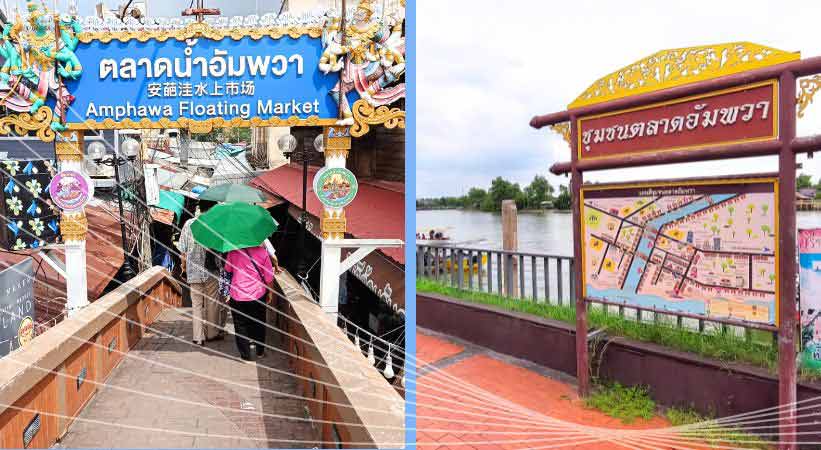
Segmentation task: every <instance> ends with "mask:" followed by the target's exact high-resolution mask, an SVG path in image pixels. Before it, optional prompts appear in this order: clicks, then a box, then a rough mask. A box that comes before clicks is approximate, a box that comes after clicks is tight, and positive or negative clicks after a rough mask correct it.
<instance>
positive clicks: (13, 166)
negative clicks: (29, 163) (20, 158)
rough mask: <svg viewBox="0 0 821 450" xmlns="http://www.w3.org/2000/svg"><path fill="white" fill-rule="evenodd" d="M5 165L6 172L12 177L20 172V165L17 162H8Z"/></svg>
mask: <svg viewBox="0 0 821 450" xmlns="http://www.w3.org/2000/svg"><path fill="white" fill-rule="evenodd" d="M3 165H5V166H6V172H8V173H10V174H11V175H12V176H14V175H17V172H18V171H19V170H20V163H18V162H17V161H6V162H4V163H3Z"/></svg>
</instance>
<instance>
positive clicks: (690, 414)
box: [665, 408, 773, 450]
mask: <svg viewBox="0 0 821 450" xmlns="http://www.w3.org/2000/svg"><path fill="white" fill-rule="evenodd" d="M665 416H666V417H667V420H669V421H670V424H671V425H673V426H674V427H678V426H682V425H691V424H694V423H699V422H704V421H707V420H710V418H709V417H705V416H702V415H700V414H699V413H697V412H695V411H693V410H692V409H682V408H670V409H668V410H667V411H666V412H665ZM686 436H687V437H691V438H694V439H700V440H704V441H705V442H707V443H709V444H710V445H712V446H719V445H722V446H729V447H739V448H754V449H762V450H768V449H772V448H773V443H772V442H769V441H766V440H764V439H762V438H760V437H758V436H756V435H755V434H752V433H749V432H746V431H744V430H742V429H741V428H738V427H730V426H720V425H713V424H711V425H709V429H698V428H694V429H692V430H690V431H688V432H687V433H686Z"/></svg>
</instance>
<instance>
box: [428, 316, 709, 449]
mask: <svg viewBox="0 0 821 450" xmlns="http://www.w3.org/2000/svg"><path fill="white" fill-rule="evenodd" d="M457 349H462V350H461V351H460V352H457V351H455V350H457ZM417 352H418V354H419V355H420V358H423V359H424V356H427V357H428V358H429V359H427V360H425V362H427V363H428V364H427V366H426V367H425V368H422V369H421V370H420V377H419V379H418V394H417V402H418V406H417V415H418V428H417V442H418V448H419V449H425V450H434V449H436V450H446V449H468V450H470V449H525V448H530V449H542V448H565V449H567V448H572V449H585V450H610V449H622V450H623V449H630V448H635V449H649V448H653V449H670V448H695V447H696V445H692V444H688V445H686V446H681V445H678V446H671V445H669V444H668V445H665V443H664V442H661V441H650V440H644V441H643V442H642V441H633V442H621V443H619V444H616V443H613V442H608V441H607V438H611V439H612V436H611V434H610V433H608V432H607V431H608V430H610V429H651V428H664V427H667V426H669V424H668V423H667V422H666V421H665V420H664V419H662V418H660V417H656V418H654V419H652V420H649V421H646V420H637V421H636V422H635V423H633V424H630V425H625V424H623V423H621V421H620V420H618V419H614V418H611V417H608V416H606V415H604V414H602V413H600V412H598V411H595V410H591V409H587V408H585V407H584V404H583V402H582V400H580V399H579V397H578V396H577V395H576V391H575V386H573V385H572V380H571V379H568V377H567V376H563V375H560V374H557V373H553V372H551V371H550V370H549V369H545V368H543V367H540V366H536V365H533V364H529V363H525V362H522V361H519V360H514V359H511V358H507V357H505V356H502V355H498V354H494V353H492V352H489V351H487V350H486V349H482V348H479V347H475V346H472V345H470V344H466V343H463V342H454V340H453V339H452V338H449V337H447V336H442V335H438V334H433V333H431V332H428V331H425V330H418V331H417ZM462 352H464V353H465V356H464V357H460V353H462ZM422 355H424V356H422ZM420 364H423V363H422V362H420ZM560 380H561V381H560ZM514 414H517V415H518V416H517V417H516V416H514ZM528 415H529V416H528ZM534 416H535V417H534ZM449 420H450V421H449ZM554 420H555V421H556V422H552V423H553V424H555V425H546V423H547V422H548V421H554ZM562 422H566V423H569V425H566V424H564V423H562ZM576 424H579V425H583V426H587V427H591V428H592V427H595V428H596V431H595V432H592V431H585V432H582V433H584V434H581V433H580V434H578V435H576V436H571V435H570V432H568V431H567V430H568V428H569V426H574V425H576ZM551 427H552V428H551ZM602 430H603V431H602Z"/></svg>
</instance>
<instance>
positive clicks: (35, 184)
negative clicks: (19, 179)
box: [26, 179, 43, 197]
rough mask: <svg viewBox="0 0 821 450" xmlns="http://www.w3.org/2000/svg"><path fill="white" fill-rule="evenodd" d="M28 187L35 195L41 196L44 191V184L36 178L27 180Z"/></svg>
mask: <svg viewBox="0 0 821 450" xmlns="http://www.w3.org/2000/svg"><path fill="white" fill-rule="evenodd" d="M26 187H27V188H29V192H31V194H32V195H34V196H35V197H37V196H39V195H40V193H41V192H43V185H42V184H40V182H39V181H37V180H35V179H31V180H28V181H26Z"/></svg>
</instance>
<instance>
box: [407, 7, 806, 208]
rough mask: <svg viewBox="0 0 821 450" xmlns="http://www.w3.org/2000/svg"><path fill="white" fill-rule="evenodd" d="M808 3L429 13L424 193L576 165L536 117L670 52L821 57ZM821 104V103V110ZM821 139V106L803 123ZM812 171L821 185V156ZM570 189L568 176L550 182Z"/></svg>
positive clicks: (766, 163)
mask: <svg viewBox="0 0 821 450" xmlns="http://www.w3.org/2000/svg"><path fill="white" fill-rule="evenodd" d="M819 13H821V4H819V3H814V2H804V1H782V2H770V1H764V0H752V1H725V2H716V1H705V0H692V1H689V2H658V1H634V2H629V1H627V2H609V1H597V2H593V1H574V2H560V3H559V2H544V1H538V2H536V1H533V2H531V1H517V2H496V1H489V0H471V1H467V0H448V1H445V2H435V1H431V0H420V1H419V2H418V3H417V24H418V26H417V57H418V60H419V61H418V64H417V83H418V91H417V116H418V119H417V124H418V125H417V167H418V169H419V174H418V176H417V195H418V196H438V195H454V194H461V193H463V192H464V191H466V190H467V189H468V188H469V187H471V186H482V187H487V186H488V185H489V184H490V180H492V179H493V178H494V177H496V176H499V175H501V176H504V177H505V178H508V179H511V180H512V181H516V182H519V183H523V184H524V183H527V182H529V181H530V180H531V179H532V178H533V176H534V175H536V174H543V175H546V174H548V168H549V167H550V165H551V164H553V163H554V162H556V161H564V160H568V159H569V158H570V153H569V149H568V148H567V145H566V144H564V141H562V140H561V138H559V137H557V136H556V135H555V134H553V133H552V132H551V131H549V130H547V129H543V130H533V129H532V128H530V127H529V126H528V122H529V121H530V118H531V117H532V116H533V115H536V114H544V113H548V112H554V111H561V110H563V109H566V107H567V104H568V103H570V102H571V101H572V100H573V99H574V98H575V97H576V96H577V95H578V94H579V93H581V92H582V91H583V90H584V89H585V88H587V86H588V85H589V84H590V83H591V82H593V81H594V80H595V79H597V78H599V77H602V76H604V75H606V74H607V73H610V72H612V71H614V70H616V69H618V68H620V67H623V66H625V65H627V64H629V63H631V62H633V61H635V60H637V59H640V58H642V57H644V56H647V55H649V54H651V53H653V52H656V51H658V50H661V49H665V48H677V47H687V46H694V45H702V44H710V43H720V42H731V41H751V42H755V43H759V44H763V45H768V46H772V47H775V48H779V49H783V50H788V51H795V50H801V51H802V54H803V56H804V57H811V56H815V55H821V40H819V39H818V34H817V26H816V24H815V21H816V19H815V18H816V17H817V16H818V15H819ZM818 102H819V103H821V99H819V100H818ZM798 132H799V135H802V134H815V133H821V105H812V106H810V108H809V110H808V112H807V114H806V116H805V117H804V118H803V119H801V120H800V121H799V126H798ZM800 161H801V162H802V163H803V164H804V169H803V172H805V173H810V174H812V175H813V177H814V178H816V179H817V178H818V177H819V176H821V158H816V159H813V160H806V158H805V157H803V156H802V157H800ZM775 170H777V164H776V162H775V159H774V158H765V159H763V160H762V159H760V158H755V159H742V160H733V161H731V162H729V163H727V162H724V163H721V162H712V163H702V164H697V165H674V166H660V167H652V168H641V169H624V170H619V171H609V172H591V173H588V174H587V175H586V179H590V180H593V181H615V180H625V181H626V180H633V179H648V178H665V177H668V178H672V177H682V176H701V175H708V174H709V175H718V174H724V173H758V172H762V171H775ZM550 178H551V181H552V182H553V183H556V182H561V183H562V184H565V183H567V179H566V178H564V177H561V178H557V177H550Z"/></svg>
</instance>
